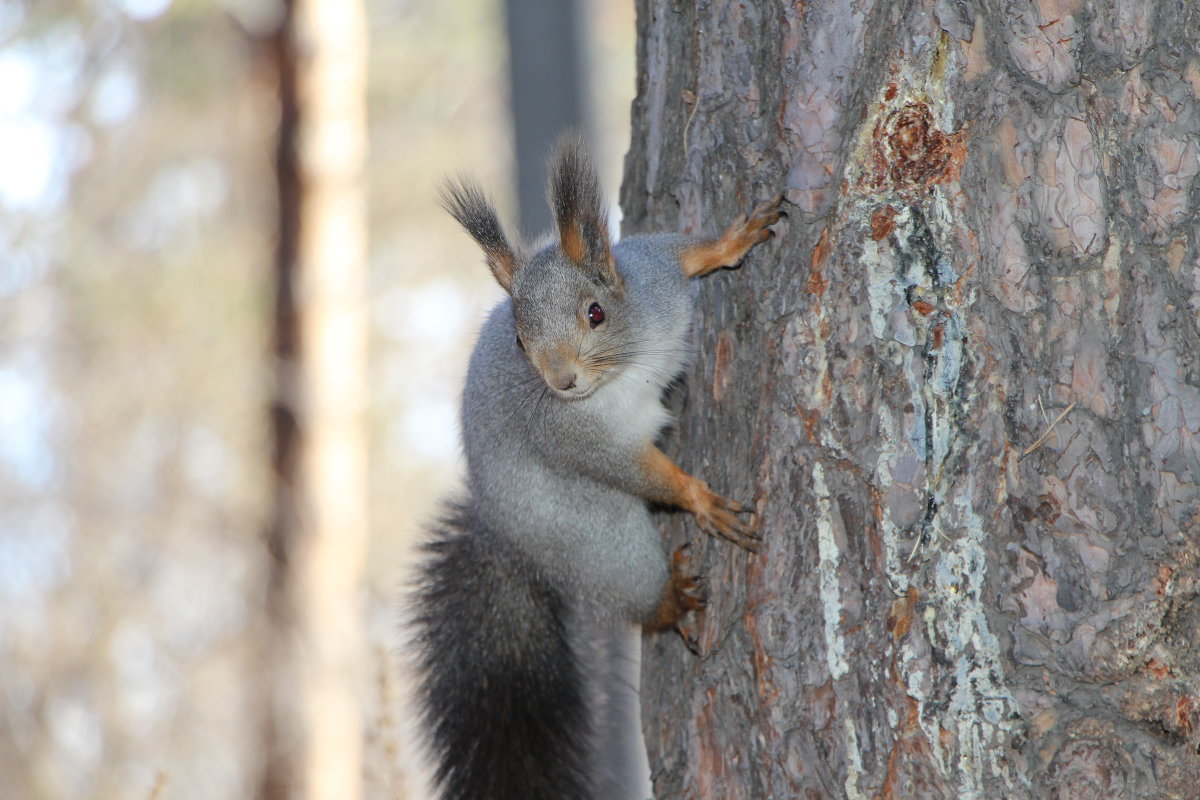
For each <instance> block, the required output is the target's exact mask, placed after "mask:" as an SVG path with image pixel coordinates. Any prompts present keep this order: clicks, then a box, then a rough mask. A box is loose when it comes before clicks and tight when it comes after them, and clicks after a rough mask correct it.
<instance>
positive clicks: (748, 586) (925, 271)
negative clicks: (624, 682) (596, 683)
mask: <svg viewBox="0 0 1200 800" xmlns="http://www.w3.org/2000/svg"><path fill="white" fill-rule="evenodd" d="M638 28H639V45H638V62H639V86H638V96H637V99H636V101H635V103H634V111H633V131H634V135H633V148H632V150H631V151H630V154H629V157H628V160H627V163H626V176H625V184H624V187H623V207H624V210H625V214H626V220H625V224H626V226H627V227H628V228H629V229H630V230H634V231H640V230H662V229H678V230H684V231H689V232H695V233H705V234H716V233H718V232H719V231H720V230H721V229H722V227H723V226H724V225H725V224H727V223H728V222H729V221H730V219H731V218H732V217H734V216H735V215H736V214H738V213H740V212H743V211H745V210H747V209H748V208H749V207H750V206H751V204H752V203H753V202H754V201H756V200H759V199H763V198H766V197H768V196H770V195H771V194H773V193H775V192H777V191H780V190H784V191H785V192H786V195H785V196H786V198H787V200H788V203H789V205H788V206H787V207H788V210H789V212H790V216H789V218H788V219H787V220H785V221H784V222H782V223H781V224H780V225H779V226H777V228H778V232H779V236H778V237H777V238H776V239H775V240H774V241H773V242H772V243H769V244H765V245H762V246H760V247H759V248H758V249H756V250H755V251H753V253H752V254H751V256H750V257H749V258H748V259H747V262H746V264H745V265H744V266H743V268H742V269H741V270H740V271H737V272H726V273H722V274H719V275H716V276H713V277H712V278H709V279H706V280H705V281H704V282H702V284H701V286H700V288H699V296H700V306H699V312H698V315H697V320H696V328H697V333H696V345H697V347H698V358H697V360H696V364H695V366H694V367H693V369H692V371H691V375H690V376H689V379H688V383H687V385H688V389H687V397H686V399H685V400H684V406H683V408H684V410H683V414H682V418H681V422H680V425H679V428H678V430H679V433H678V437H677V438H678V441H677V442H676V443H672V447H674V449H675V451H676V455H678V457H679V460H680V462H681V464H682V465H683V466H684V467H685V468H687V469H689V470H691V471H693V472H696V473H698V474H699V475H701V476H702V477H704V478H706V479H707V480H708V481H709V482H710V483H711V484H712V485H713V487H714V488H715V489H716V490H718V491H721V492H723V493H726V494H728V495H731V496H733V497H735V498H745V497H750V498H753V500H754V501H755V503H756V504H757V508H758V511H759V514H760V519H761V526H762V531H763V534H764V537H765V542H764V546H763V548H762V552H761V553H759V554H758V555H757V556H747V555H745V554H743V553H741V552H738V551H736V550H734V549H732V548H730V547H728V546H726V545H724V544H722V543H720V542H715V541H711V540H706V539H704V538H703V537H700V536H699V535H698V534H696V533H695V528H694V527H693V526H692V524H691V523H690V522H686V521H685V520H683V519H682V518H681V517H680V516H678V515H676V516H671V517H669V518H668V519H667V521H666V529H667V531H668V535H669V538H670V539H671V540H672V542H671V544H672V545H674V544H676V543H678V542H679V541H682V540H683V539H684V538H685V533H684V531H685V529H686V537H687V538H691V539H697V540H699V541H697V545H698V548H697V552H696V561H697V564H699V565H701V566H702V568H703V569H702V571H703V572H705V573H706V574H707V576H708V578H709V584H710V591H711V601H710V606H709V610H708V613H707V616H706V618H705V620H704V621H703V624H702V636H701V647H702V650H703V655H702V657H701V658H699V659H697V658H695V657H693V656H692V655H691V654H689V653H688V652H687V651H686V650H685V649H684V648H683V646H682V645H681V644H680V642H679V641H678V640H677V637H675V638H672V637H662V636H660V637H653V638H649V639H647V640H646V644H645V649H646V653H645V665H644V674H643V706H644V713H645V727H646V734H647V740H648V747H649V750H650V757H651V763H652V765H653V768H654V783H655V790H656V795H657V796H659V797H664V798H665V797H682V798H696V797H720V798H830V797H847V798H876V797H881V798H889V799H890V798H896V799H897V800H899V799H900V798H956V797H957V798H1001V797H1004V798H1047V797H1056V798H1130V799H1131V800H1133V799H1134V798H1189V799H1193V800H1194V798H1195V797H1196V796H1197V792H1198V791H1200V789H1197V787H1198V786H1200V757H1198V756H1197V747H1198V745H1200V731H1198V723H1200V719H1198V712H1197V708H1198V707H1200V699H1198V697H1197V691H1198V688H1200V686H1198V684H1200V651H1197V650H1196V648H1195V642H1197V641H1198V640H1200V603H1198V602H1197V601H1196V598H1197V595H1198V593H1200V586H1198V584H1197V577H1196V566H1197V561H1198V558H1200V545H1198V543H1197V540H1196V533H1197V529H1198V527H1200V484H1198V476H1200V334H1198V326H1197V319H1198V313H1200V247H1198V245H1200V243H1198V239H1200V214H1198V213H1197V203H1198V202H1200V190H1198V188H1197V182H1196V181H1195V177H1196V174H1197V172H1198V171H1200V160H1198V151H1200V144H1198V143H1200V53H1198V48H1200V10H1198V9H1197V6H1196V5H1195V4H1194V3H1192V2H1189V1H1188V0H1175V1H1173V2H1171V1H1167V2H1160V3H1148V2H1134V3H1131V2H1126V0H1094V1H1092V0H1041V2H1020V0H1007V2H1002V0H991V2H978V1H977V0H957V1H952V0H936V2H934V1H933V0H930V1H929V2H925V3H918V2H890V0H887V1H885V0H863V2H857V3H845V2H841V0H814V1H813V2H806V3H787V4H783V3H753V4H752V3H742V4H739V3H716V2H703V1H702V2H697V3H685V2H671V0H639V18H638Z"/></svg>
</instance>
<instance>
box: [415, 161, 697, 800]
mask: <svg viewBox="0 0 1200 800" xmlns="http://www.w3.org/2000/svg"><path fill="white" fill-rule="evenodd" d="M555 158H556V160H555V163H554V165H553V169H552V171H551V174H552V178H551V186H550V199H551V204H552V207H553V209H554V211H555V215H556V221H557V222H558V224H559V229H560V235H561V234H562V231H563V230H564V229H565V230H566V231H567V234H566V235H568V236H570V235H573V231H574V230H575V228H572V226H578V230H579V231H580V236H581V240H582V242H583V247H582V252H583V257H582V258H577V259H575V260H572V259H571V258H568V257H567V256H566V255H565V254H564V252H563V247H562V246H561V244H560V241H559V240H556V241H553V242H551V243H550V244H548V245H546V246H545V247H543V248H542V249H540V250H539V251H537V252H535V253H534V254H533V255H532V256H530V257H524V256H518V257H516V258H515V259H514V261H513V272H512V274H511V285H509V286H505V288H506V289H508V290H509V291H510V295H511V296H510V297H506V298H505V299H504V300H502V301H501V302H500V303H499V304H498V305H497V306H496V307H495V308H494V309H493V310H492V312H491V314H490V316H489V317H488V319H487V321H486V322H485V324H484V326H483V329H482V330H481V332H480V334H479V341H478V343H477V344H476V346H475V350H474V353H473V354H472V356H471V362H470V367H469V370H468V374H467V382H466V388H465V390H464V393H463V408H462V429H463V440H464V445H465V451H466V461H467V476H466V483H467V490H468V491H467V499H466V501H465V502H464V504H463V506H462V508H461V509H459V510H458V511H457V512H456V513H455V514H453V515H452V516H451V517H450V518H449V519H448V520H447V521H446V524H445V526H444V527H443V528H442V529H440V530H439V531H438V532H437V533H436V535H435V538H434V539H433V541H432V542H431V544H430V548H429V550H430V553H431V558H430V561H429V564H428V565H427V566H426V567H425V577H424V580H423V584H422V588H421V593H420V595H419V596H418V598H417V603H418V609H417V611H418V613H417V629H418V630H417V633H418V649H419V650H420V653H419V654H418V657H417V658H418V662H420V664H421V669H422V670H423V673H424V674H423V676H422V678H421V689H420V690H419V691H420V693H421V701H422V709H423V713H424V717H425V721H426V723H427V725H428V727H429V729H430V730H431V734H430V738H431V744H432V748H433V751H434V755H435V757H436V758H438V759H439V763H438V766H437V772H438V775H439V783H440V785H441V788H442V791H443V793H444V794H445V796H446V797H448V798H454V799H455V800H458V799H459V798H462V799H463V800H465V798H472V800H487V799H488V798H501V797H505V798H507V797H518V796H519V797H523V798H534V797H556V796H557V797H567V796H570V797H572V798H580V800H587V798H589V797H590V798H594V799H595V800H599V798H606V799H607V798H614V800H624V798H628V797H642V796H644V794H643V792H644V791H645V786H646V784H647V780H648V778H647V775H646V774H645V772H646V770H645V753H644V744H643V743H642V741H641V735H640V730H639V728H638V719H639V716H638V709H637V702H636V688H635V687H630V686H629V685H628V684H630V683H631V682H632V681H631V680H630V678H631V675H632V676H635V675H636V673H635V672H633V671H632V670H635V669H636V666H632V667H631V666H630V665H631V664H633V665H636V657H637V647H636V645H637V644H638V641H637V636H636V632H635V631H636V628H635V627H634V626H637V625H639V624H641V623H643V622H645V621H647V620H649V619H650V618H651V617H652V616H653V615H654V613H655V611H656V609H657V608H658V606H659V604H660V602H661V600H662V597H663V592H664V589H665V587H666V585H667V581H668V578H669V573H670V569H669V565H668V560H667V557H666V554H665V553H664V551H663V546H662V543H661V541H660V537H659V534H658V531H657V529H656V527H655V525H654V523H653V521H652V519H651V517H650V513H649V511H648V509H647V506H646V501H645V500H644V499H643V498H644V497H648V496H652V495H653V492H654V491H655V489H654V487H652V486H649V485H646V482H647V480H648V479H647V478H646V477H644V476H643V471H642V470H641V469H640V468H639V466H638V463H639V459H640V458H641V457H642V456H643V455H644V454H645V451H646V448H647V447H648V446H649V445H651V444H652V443H653V441H654V439H655V438H656V437H657V435H658V433H659V431H660V430H661V429H662V427H663V426H664V425H666V424H667V423H668V422H669V418H668V414H667V412H666V410H665V409H664V408H663V405H662V394H663V390H664V389H665V388H666V387H667V385H668V384H670V383H671V382H672V381H673V380H674V379H675V378H676V377H677V376H678V375H679V374H680V373H681V372H682V371H683V369H684V367H685V366H686V364H687V362H688V360H689V355H690V352H691V347H690V328H691V318H692V314H693V306H692V300H691V294H690V291H689V286H688V281H687V279H686V278H685V277H684V275H683V273H682V271H681V268H680V259H681V255H682V252H683V249H684V248H685V247H686V246H687V245H688V244H690V243H693V242H694V241H696V240H694V239H691V238H690V237H685V236H679V235H674V234H657V235H651V236H638V237H632V238H630V239H627V240H625V241H623V242H621V243H620V244H618V245H617V246H616V247H610V245H609V242H608V238H607V231H606V230H605V228H604V214H603V207H602V199H601V197H600V193H599V190H598V188H597V187H598V184H597V182H596V178H595V171H594V170H593V169H592V168H591V165H590V163H589V162H588V161H587V157H586V154H585V153H584V152H583V151H582V149H581V147H580V146H579V144H578V143H577V142H567V143H566V144H563V145H560V147H559V149H558V151H557V155H556V157H555ZM447 206H448V207H449V208H450V210H451V213H453V214H454V215H455V217H456V218H457V219H458V220H459V221H460V222H461V223H462V224H463V226H464V227H465V228H466V229H467V230H468V232H469V233H471V235H472V236H473V237H475V238H476V240H477V241H478V242H479V243H480V245H481V246H482V247H483V248H484V250H485V252H487V253H488V255H489V263H490V262H491V256H492V252H489V247H490V248H492V250H493V251H495V250H498V249H503V250H505V251H507V252H511V250H508V240H507V238H506V237H505V236H504V233H503V231H502V230H501V229H500V227H499V223H498V222H497V221H496V215H495V212H494V210H493V209H492V208H491V206H490V204H488V203H487V201H486V198H485V197H484V195H483V193H482V192H480V191H479V190H478V189H477V188H476V187H475V186H474V184H471V183H469V182H461V183H460V184H459V185H458V187H454V188H452V189H451V190H449V191H448V194H447ZM493 272H496V269H495V266H494V265H493ZM497 277H498V279H499V278H500V277H501V276H500V275H498V276H497ZM501 282H502V285H503V283H504V281H503V280H502V281H501ZM596 307H598V308H599V309H600V310H601V312H602V313H599V314H597V313H595V312H596ZM485 591H502V592H504V593H505V596H504V597H496V598H494V599H489V598H487V597H479V596H478V594H477V593H479V592H485ZM514 615H528V617H527V618H521V619H512V618H511V617H512V616H514ZM468 617H469V618H468ZM514 626H515V627H514ZM524 631H547V632H550V633H549V634H546V635H540V634H539V638H538V639H537V640H536V642H537V644H536V645H535V642H534V641H533V640H532V639H531V637H530V636H529V635H524V634H523V633H521V634H518V633H516V632H524ZM631 631H634V632H633V633H632V634H631ZM555 632H561V636H560V633H555ZM631 635H632V638H630V637H631ZM556 637H558V638H556ZM522 648H525V649H526V650H525V651H523V650H522ZM526 651H527V653H528V656H526ZM548 663H553V664H555V665H556V666H555V667H554V668H553V669H551V670H550V672H546V673H544V674H531V673H533V672H536V670H547V669H550V668H548V667H547V666H546V665H547V664H548ZM494 664H496V665H500V667H502V669H500V672H502V674H503V675H504V676H505V677H504V678H503V680H504V681H505V683H504V686H503V689H502V690H501V691H499V692H497V691H496V690H495V687H496V683H495V681H497V680H501V679H500V678H498V677H497V675H494V674H491V672H492V665H494ZM522 664H527V665H529V667H528V670H527V671H521V670H519V669H518V667H519V665H522ZM534 665H537V666H534ZM468 669H470V670H475V671H483V672H484V673H485V675H483V676H482V677H477V676H476V675H475V674H468V672H467V670H468ZM498 669H499V667H498ZM514 669H516V670H517V672H515V673H514V672H513V670H514ZM543 679H545V680H543ZM622 683H623V684H625V685H624V686H622V685H620V684H622ZM543 685H546V686H552V687H554V688H547V689H545V691H540V687H542V686H543ZM631 692H632V695H631ZM493 694H495V696H496V699H495V701H494V702H493V701H492V699H491V698H492V696H493ZM480 698H483V699H480ZM560 698H562V700H561V702H560V700H559V699H560ZM564 706H570V707H569V708H564ZM513 708H530V709H538V711H537V712H536V713H537V714H538V715H543V716H544V718H545V719H546V724H547V725H548V726H550V728H548V730H554V731H555V733H554V737H555V738H553V739H552V741H554V742H557V743H560V745H561V746H558V747H555V746H549V745H547V744H545V743H544V742H542V743H537V744H534V743H531V741H530V740H532V739H535V738H537V737H536V736H529V735H524V736H522V735H514V731H516V730H518V728H516V727H515V726H516V725H525V724H536V719H540V718H542V716H539V717H537V718H535V719H533V720H532V721H531V720H530V719H526V720H524V721H519V722H517V723H514V724H513V725H512V726H507V724H506V723H505V722H504V720H502V719H498V718H499V717H502V716H504V714H510V713H511V711H503V709H510V710H511V709H513ZM527 716H528V715H527ZM464 718H466V719H464ZM476 718H477V719H480V720H492V721H493V722H492V723H489V724H486V725H481V726H480V732H478V733H477V732H476V729H475V726H473V725H472V724H471V722H470V721H471V720H472V719H476ZM521 730H524V731H525V732H526V733H528V731H529V729H528V728H524V729H521ZM538 730H540V728H539V729H538ZM564 732H565V733H564ZM639 749H641V752H640V753H639V752H637V751H638V750H639ZM476 754H479V755H478V756H477V755H476ZM626 754H627V755H629V756H632V757H631V758H626V757H625V755H626ZM497 765H502V766H497ZM580 787H587V788H586V789H582V788H580Z"/></svg>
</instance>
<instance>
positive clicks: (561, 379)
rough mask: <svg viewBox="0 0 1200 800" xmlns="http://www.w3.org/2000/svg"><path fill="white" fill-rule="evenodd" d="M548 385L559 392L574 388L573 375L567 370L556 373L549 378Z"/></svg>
mask: <svg viewBox="0 0 1200 800" xmlns="http://www.w3.org/2000/svg"><path fill="white" fill-rule="evenodd" d="M550 385H551V386H553V387H554V388H555V389H558V390H559V391H560V392H565V391H567V390H568V389H574V388H575V373H574V372H571V371H569V370H564V371H562V372H556V373H555V374H553V375H551V376H550Z"/></svg>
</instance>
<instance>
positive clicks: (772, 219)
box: [679, 196, 783, 278]
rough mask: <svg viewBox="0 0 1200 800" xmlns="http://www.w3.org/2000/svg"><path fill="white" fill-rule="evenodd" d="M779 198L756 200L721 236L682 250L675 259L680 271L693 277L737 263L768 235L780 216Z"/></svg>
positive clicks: (769, 235)
mask: <svg viewBox="0 0 1200 800" xmlns="http://www.w3.org/2000/svg"><path fill="white" fill-rule="evenodd" d="M782 199H783V198H782V196H778V197H775V198H774V199H771V200H767V201H766V202H763V203H759V204H758V206H757V207H756V208H755V209H754V211H753V213H751V215H750V217H749V218H748V219H747V218H746V217H745V216H741V217H739V218H738V219H736V220H734V222H733V224H732V225H730V226H729V227H728V228H727V229H726V230H725V232H724V233H723V234H721V238H719V239H709V240H707V241H703V242H699V243H697V244H694V245H692V246H691V247H689V248H687V249H686V250H684V251H683V255H682V256H681V257H680V259H679V266H680V269H682V270H683V274H684V275H686V276H688V277H689V278H697V277H700V276H701V275H707V274H708V273H710V272H712V271H713V270H717V269H720V268H721V267H734V266H737V264H738V262H739V261H741V260H742V258H743V257H745V255H746V253H747V252H749V250H750V248H751V247H754V245H756V244H758V243H759V242H762V241H766V240H767V239H769V238H771V231H770V229H769V228H770V226H771V225H774V224H775V223H776V222H778V221H779V218H780V217H781V216H783V213H782V212H781V211H780V210H779V203H780V201H781V200H782Z"/></svg>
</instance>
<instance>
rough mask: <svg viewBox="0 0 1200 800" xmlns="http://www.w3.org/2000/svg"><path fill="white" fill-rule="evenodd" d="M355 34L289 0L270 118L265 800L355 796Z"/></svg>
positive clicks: (359, 313)
mask: <svg viewBox="0 0 1200 800" xmlns="http://www.w3.org/2000/svg"><path fill="white" fill-rule="evenodd" d="M366 43H367V40H366V22H365V18H364V12H363V8H362V5H361V3H360V2H358V0H290V1H289V2H287V3H286V4H285V16H284V21H283V24H282V25H281V27H280V30H279V32H278V33H277V34H276V35H275V36H274V37H273V38H272V52H273V56H274V61H275V63H276V65H277V67H278V79H279V105H280V122H279V134H278V136H279V138H278V144H277V152H276V174H277V182H278V200H279V240H278V243H277V246H276V257H275V273H274V277H275V281H274V283H275V309H274V325H273V331H272V334H273V335H272V355H273V357H274V378H275V387H274V396H273V398H272V403H271V409H270V416H271V434H272V451H273V452H272V468H273V476H274V499H273V508H272V517H271V519H270V521H269V524H268V531H267V541H268V549H269V551H270V555H271V563H270V569H269V580H268V586H267V597H266V600H267V612H268V613H267V617H268V625H269V631H268V649H269V654H268V657H267V662H268V663H267V669H266V670H265V672H264V675H263V678H262V679H263V688H264V694H265V695H266V697H267V703H268V712H267V720H266V724H265V726H264V742H263V749H264V761H265V763H264V770H263V775H262V778H261V783H260V786H259V792H258V793H259V796H260V797H261V798H263V799H264V800H297V799H299V798H308V800H335V799H336V800H342V799H345V800H353V799H354V798H357V797H360V796H361V795H362V738H363V721H362V709H361V701H360V699H359V697H360V691H361V685H362V681H363V677H364V676H363V667H362V663H361V662H362V658H363V640H362V630H361V628H362V613H361V609H360V607H359V604H360V599H361V586H362V570H363V561H364V558H365V551H366V537H367V527H366V514H365V509H366V446H365V434H364V431H363V427H362V425H363V419H362V416H363V401H364V398H365V394H366V391H365V389H366V386H365V382H366V316H365V310H364V299H363V298H364V287H365V275H366V216H365V198H364V192H363V187H362V166H363V162H364V159H365V155H366V103H365V100H366Z"/></svg>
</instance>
